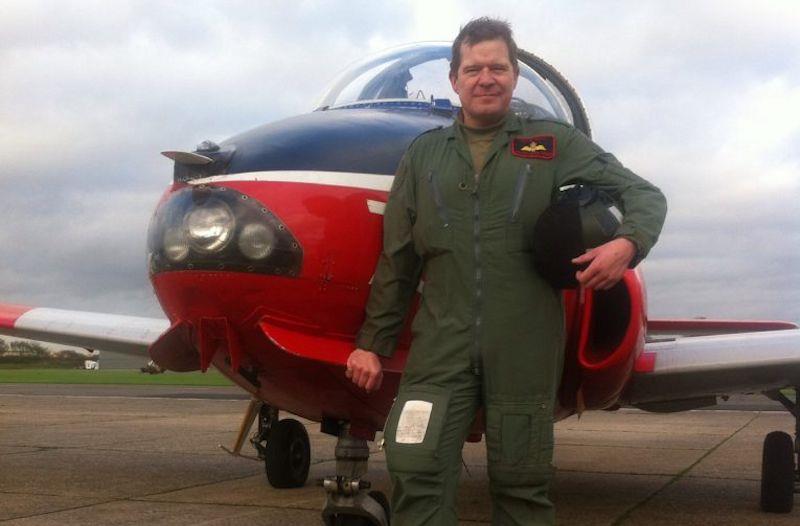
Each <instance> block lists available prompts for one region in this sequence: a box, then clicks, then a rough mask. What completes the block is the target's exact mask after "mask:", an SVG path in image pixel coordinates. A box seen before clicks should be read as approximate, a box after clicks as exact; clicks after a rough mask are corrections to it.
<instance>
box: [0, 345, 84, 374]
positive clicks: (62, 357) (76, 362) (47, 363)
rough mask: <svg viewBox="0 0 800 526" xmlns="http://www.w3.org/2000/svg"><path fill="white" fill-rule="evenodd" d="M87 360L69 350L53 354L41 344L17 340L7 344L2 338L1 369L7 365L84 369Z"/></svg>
mask: <svg viewBox="0 0 800 526" xmlns="http://www.w3.org/2000/svg"><path fill="white" fill-rule="evenodd" d="M87 358H88V357H87V356H86V355H85V354H83V353H80V352H77V351H72V350H69V349H63V350H61V351H55V352H51V351H49V350H48V349H47V348H46V347H45V346H44V345H42V344H40V343H36V342H31V341H17V340H15V341H13V342H6V341H5V340H3V339H2V338H0V367H2V366H4V365H5V366H30V367H33V366H39V367H64V368H75V367H80V368H83V366H84V361H85V360H86V359H87Z"/></svg>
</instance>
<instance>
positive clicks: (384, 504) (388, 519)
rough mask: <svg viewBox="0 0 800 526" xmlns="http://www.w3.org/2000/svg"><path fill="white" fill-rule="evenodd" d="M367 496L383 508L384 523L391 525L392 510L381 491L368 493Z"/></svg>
mask: <svg viewBox="0 0 800 526" xmlns="http://www.w3.org/2000/svg"><path fill="white" fill-rule="evenodd" d="M369 496H370V497H372V498H373V500H375V502H377V503H378V504H380V505H381V508H383V513H384V514H386V523H387V524H390V523H391V516H392V508H391V506H390V505H389V499H388V498H387V497H386V495H385V494H384V493H383V492H382V491H377V490H373V491H370V492H369Z"/></svg>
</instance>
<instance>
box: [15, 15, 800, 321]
mask: <svg viewBox="0 0 800 526" xmlns="http://www.w3.org/2000/svg"><path fill="white" fill-rule="evenodd" d="M483 14H492V15H498V16H501V17H504V18H506V19H508V20H510V21H511V22H512V23H513V24H514V28H515V32H516V36H517V40H518V42H519V43H520V45H521V47H523V48H525V49H527V50H529V51H533V52H536V53H537V54H539V55H540V56H542V57H543V58H544V59H545V60H547V61H548V62H550V63H552V64H554V65H555V66H556V67H557V68H558V69H559V70H561V71H562V72H563V73H564V74H565V75H566V76H567V78H569V79H570V81H571V82H572V83H573V85H575V86H576V88H577V89H578V90H579V92H580V94H581V96H582V98H583V100H584V103H585V105H586V107H587V109H588V111H589V114H590V118H591V123H592V127H593V130H594V137H595V139H596V140H597V141H598V142H599V143H600V144H601V145H603V146H604V147H606V148H607V149H609V150H611V151H613V152H614V153H615V154H616V155H617V156H618V157H619V158H620V159H621V160H622V161H623V162H624V163H625V164H626V165H628V166H630V167H631V168H632V169H634V170H635V171H636V172H637V173H640V174H642V175H643V176H646V177H647V178H649V179H650V180H652V181H654V182H655V183H656V184H657V185H659V186H660V187H662V189H664V191H665V193H666V194H667V196H668V198H669V201H670V215H669V218H668V222H667V225H666V227H665V230H664V232H663V235H662V238H661V241H660V243H659V245H658V246H657V247H656V248H655V249H654V251H653V253H652V257H651V258H650V259H649V260H648V261H647V268H646V271H647V276H648V281H649V299H650V303H651V312H653V313H656V314H658V315H659V316H669V315H673V314H674V315H705V316H718V315H724V316H730V317H738V316H742V317H762V316H766V317H771V318H786V319H790V320H794V321H800V301H798V299H800V298H798V296H800V276H798V273H797V272H796V271H793V270H792V269H794V268H798V263H799V262H798V259H800V257H799V256H798V251H799V250H800V248H798V247H800V243H799V241H800V239H798V232H800V223H798V218H800V213H798V212H800V210H798V205H797V202H798V200H799V199H800V188H798V184H799V183H798V181H800V177H798V175H800V150H798V149H797V148H796V145H797V144H800V140H799V139H800V120H798V119H797V118H796V116H797V115H800V64H798V62H800V36H798V34H797V31H796V28H797V27H800V15H799V14H797V10H796V6H795V2H792V1H784V2H780V1H776V2H769V3H767V4H763V5H762V4H760V5H758V6H755V5H754V4H753V3H752V2H744V1H738V0H737V1H734V2H720V1H701V2H695V3H693V4H692V5H691V6H681V5H676V4H675V3H674V2H673V3H663V2H655V1H642V2H632V1H614V2H602V3H600V2H571V3H568V4H566V5H565V4H553V3H552V2H543V1H526V2H510V3H503V4H502V5H499V4H497V3H496V2H486V1H457V0H449V1H447V2H442V3H437V4H434V5H431V4H429V3H425V2H422V1H421V0H413V1H412V0H410V1H408V2H400V3H395V4H391V5H381V6H376V5H374V4H373V3H371V2H366V1H359V2H348V3H346V4H344V3H327V2H309V1H294V2H280V1H279V2H270V3H268V4H264V3H260V2H246V1H236V2H224V3H222V2H208V1H205V2H203V1H201V2H196V3H194V4H192V7H191V8H189V7H187V6H186V5H185V4H178V3H163V2H122V1H121V2H113V3H109V2H102V1H96V2H91V1H82V2H59V3H58V9H55V8H54V4H53V3H52V2H33V1H25V2H22V1H19V2H6V3H5V4H4V16H3V17H2V19H0V70H2V71H3V75H2V76H0V215H1V216H2V221H3V227H2V229H0V246H3V247H4V250H3V251H1V252H0V301H17V302H20V303H29V304H39V305H47V306H54V307H66V308H77V309H84V310H103V311H111V312H119V313H130V314H145V315H154V314H155V313H157V312H158V306H157V304H156V302H155V300H154V299H153V298H152V295H151V293H150V287H149V284H148V282H147V278H146V269H145V262H144V258H145V249H144V237H145V230H146V225H147V222H148V220H149V216H150V213H151V212H152V209H153V204H154V203H155V202H156V201H157V199H158V197H159V195H160V194H161V192H162V191H163V189H164V188H165V187H166V185H167V184H169V182H170V180H171V165H170V163H169V162H168V161H166V160H165V159H163V158H162V157H160V156H159V155H158V152H159V151H161V150H164V149H186V148H192V147H193V146H194V145H196V144H197V143H199V142H200V141H202V140H204V139H214V140H220V139H224V138H226V137H228V136H231V135H233V134H235V133H238V132H241V131H243V130H245V129H248V128H252V127H254V126H257V125H260V124H262V123H265V122H268V121H272V120H275V119H278V118H283V117H286V116H289V115H292V114H296V113H300V112H305V111H309V110H311V109H312V108H313V104H314V101H316V100H317V98H318V97H319V95H321V93H322V91H323V90H324V88H325V86H326V85H327V84H328V83H329V82H331V81H332V80H333V79H334V77H335V76H336V75H337V74H338V73H339V72H340V71H341V69H342V68H343V67H344V65H346V64H349V63H351V62H353V61H355V60H357V59H360V58H362V57H363V56H364V54H366V53H369V52H374V51H377V50H379V49H381V48H384V47H389V46H394V45H399V44H403V43H406V42H409V41H413V40H449V39H452V38H453V36H454V35H455V33H456V32H457V31H458V28H459V26H460V25H462V24H463V23H464V22H466V21H467V20H468V19H469V18H472V17H474V16H480V15H483Z"/></svg>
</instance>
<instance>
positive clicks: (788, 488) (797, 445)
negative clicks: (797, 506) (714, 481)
mask: <svg viewBox="0 0 800 526" xmlns="http://www.w3.org/2000/svg"><path fill="white" fill-rule="evenodd" d="M765 394H766V395H767V396H768V397H769V398H771V399H772V400H777V401H778V402H780V403H781V404H783V406H784V407H785V408H786V410H787V411H789V412H790V413H791V414H792V416H794V419H795V437H794V439H792V436H791V435H789V434H788V433H785V432H783V431H773V432H772V433H769V434H768V435H767V436H766V438H765V439H764V451H763V458H762V464H761V509H762V510H763V511H766V512H770V513H789V512H791V511H792V508H793V506H794V495H795V493H800V387H795V388H794V398H795V399H794V400H791V399H789V398H788V397H787V396H786V395H785V394H783V393H781V392H780V391H770V392H768V393H765Z"/></svg>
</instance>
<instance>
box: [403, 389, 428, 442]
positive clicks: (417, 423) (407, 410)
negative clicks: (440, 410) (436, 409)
mask: <svg viewBox="0 0 800 526" xmlns="http://www.w3.org/2000/svg"><path fill="white" fill-rule="evenodd" d="M431 411H433V404H432V403H431V402H426V401H424V400H408V401H407V402H406V403H405V405H404V406H403V411H402V412H401V413H400V418H399V419H398V421H397V433H396V434H395V437H394V438H395V442H397V443H398V444H421V443H422V441H423V440H425V432H426V431H427V430H428V423H429V422H430V420H431Z"/></svg>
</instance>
